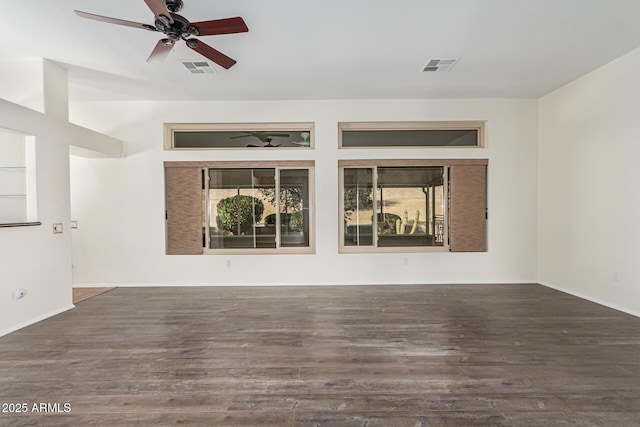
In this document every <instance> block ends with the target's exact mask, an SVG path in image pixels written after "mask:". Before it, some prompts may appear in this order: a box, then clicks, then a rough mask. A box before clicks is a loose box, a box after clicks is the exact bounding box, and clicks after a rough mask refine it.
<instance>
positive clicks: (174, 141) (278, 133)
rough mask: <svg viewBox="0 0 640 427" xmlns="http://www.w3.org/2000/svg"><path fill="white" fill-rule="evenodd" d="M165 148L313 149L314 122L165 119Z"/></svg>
mask: <svg viewBox="0 0 640 427" xmlns="http://www.w3.org/2000/svg"><path fill="white" fill-rule="evenodd" d="M164 128H165V148H166V149H168V150H215V149H223V150H280V149H313V148H314V124H313V123H165V125H164Z"/></svg>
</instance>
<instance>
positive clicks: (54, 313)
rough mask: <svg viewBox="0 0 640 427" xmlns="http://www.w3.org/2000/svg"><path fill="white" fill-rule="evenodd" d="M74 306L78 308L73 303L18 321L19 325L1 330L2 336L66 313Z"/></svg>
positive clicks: (0, 335) (0, 334)
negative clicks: (24, 320)
mask: <svg viewBox="0 0 640 427" xmlns="http://www.w3.org/2000/svg"><path fill="white" fill-rule="evenodd" d="M73 308H76V306H75V305H73V304H71V305H68V306H65V307H62V308H59V309H58V310H54V311H51V312H49V313H46V314H43V315H42V316H38V317H35V318H33V319H30V320H27V321H26V322H22V323H18V324H17V325H13V326H11V327H9V328H7V329H2V330H0V337H3V336H5V335H8V334H10V333H12V332H15V331H17V330H19V329H22V328H26V327H27V326H31V325H33V324H35V323H38V322H41V321H43V320H46V319H48V318H50V317H53V316H57V315H58V314H60V313H64V312H65V311H69V310H71V309H73Z"/></svg>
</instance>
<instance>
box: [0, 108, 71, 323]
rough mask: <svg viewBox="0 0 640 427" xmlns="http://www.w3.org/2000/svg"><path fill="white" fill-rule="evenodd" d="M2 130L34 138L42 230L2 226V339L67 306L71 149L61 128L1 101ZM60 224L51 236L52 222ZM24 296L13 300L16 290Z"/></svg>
mask: <svg viewBox="0 0 640 427" xmlns="http://www.w3.org/2000/svg"><path fill="white" fill-rule="evenodd" d="M0 127H6V128H9V127H10V128H12V129H15V130H18V131H21V132H24V133H25V134H30V135H34V136H35V137H36V169H37V171H36V172H37V173H36V179H37V193H38V215H37V217H38V220H39V221H41V222H42V225H40V226H33V227H16V228H0V265H1V268H0V336H1V335H4V334H5V333H8V332H11V331H12V330H15V329H17V328H19V327H21V326H25V325H27V324H29V323H32V322H33V321H35V320H39V319H42V318H45V317H48V316H50V315H53V314H55V313H58V312H60V311H63V310H66V309H69V308H71V307H72V304H71V268H70V263H71V234H70V233H69V219H68V218H69V203H70V202H69V190H68V187H69V169H68V168H69V146H68V144H67V141H68V137H67V136H66V135H65V133H64V126H63V125H62V124H61V123H59V122H57V121H54V120H50V119H49V118H47V117H46V116H44V115H43V114H41V113H37V112H35V111H33V110H30V109H27V108H24V107H21V106H19V105H16V104H12V103H10V102H7V101H4V100H2V99H0ZM57 222H61V223H63V224H64V227H65V232H64V233H63V234H53V232H52V228H53V223H57ZM21 288H22V289H26V290H27V296H26V297H25V298H23V299H20V300H14V299H13V292H14V291H15V290H16V289H21Z"/></svg>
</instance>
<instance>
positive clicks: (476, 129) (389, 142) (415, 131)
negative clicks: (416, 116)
mask: <svg viewBox="0 0 640 427" xmlns="http://www.w3.org/2000/svg"><path fill="white" fill-rule="evenodd" d="M338 128H339V138H340V142H339V145H340V148H428V147H444V148H454V147H467V148H469V147H483V146H484V128H485V123H484V122H482V121H477V122H341V123H338Z"/></svg>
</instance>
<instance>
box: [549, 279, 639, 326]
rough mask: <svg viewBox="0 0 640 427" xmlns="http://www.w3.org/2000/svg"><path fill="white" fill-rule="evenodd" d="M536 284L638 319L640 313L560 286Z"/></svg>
mask: <svg viewBox="0 0 640 427" xmlns="http://www.w3.org/2000/svg"><path fill="white" fill-rule="evenodd" d="M538 283H539V284H541V285H542V286H546V287H547V288H551V289H555V290H556V291H560V292H564V293H565V294H569V295H573V296H574V297H578V298H581V299H584V300H587V301H591V302H593V303H596V304H599V305H603V306H605V307H608V308H611V309H613V310H617V311H621V312H623V313H626V314H630V315H632V316H636V317H640V312H638V311H634V310H631V309H629V308H626V307H620V306H619V305H616V304H611V303H610V302H607V301H602V300H601V299H598V298H593V297H590V296H587V295H584V294H581V293H580V292H575V291H570V290H568V289H565V288H563V287H562V286H557V285H553V284H551V283H547V282H541V281H538Z"/></svg>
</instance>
